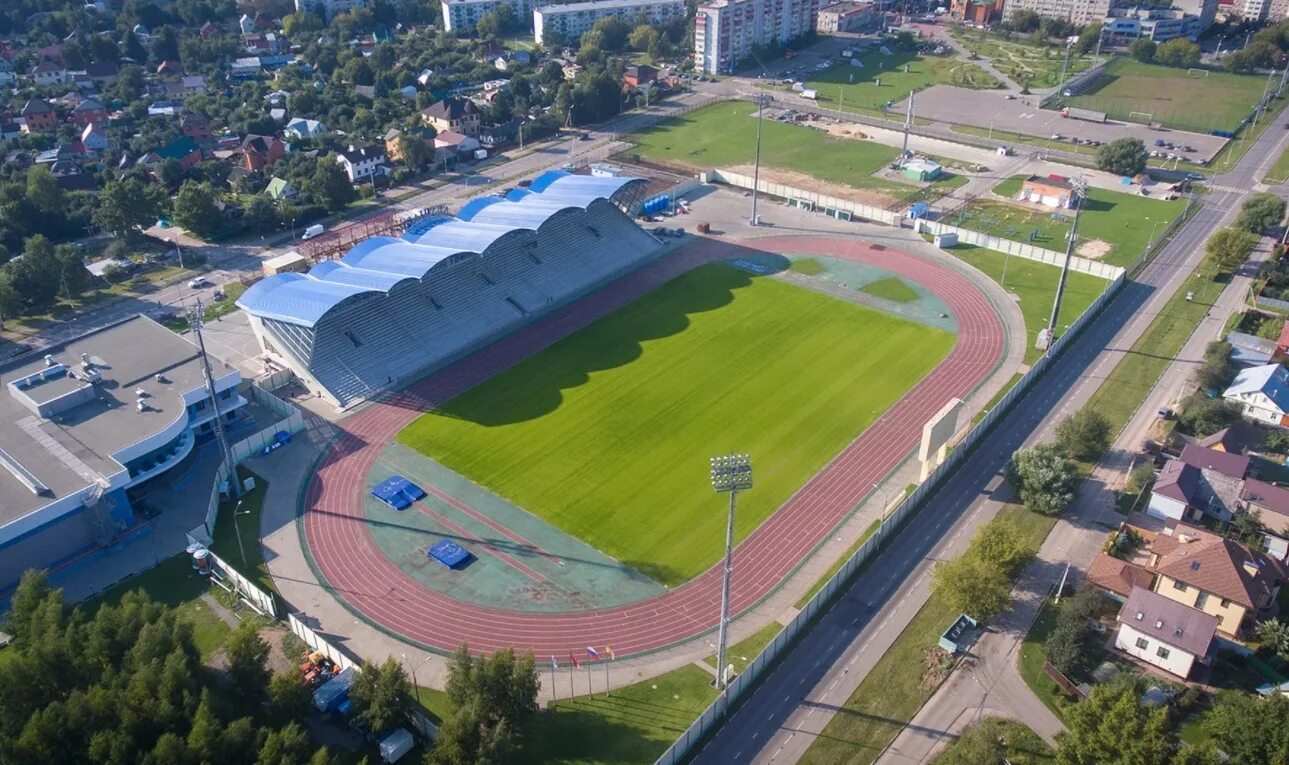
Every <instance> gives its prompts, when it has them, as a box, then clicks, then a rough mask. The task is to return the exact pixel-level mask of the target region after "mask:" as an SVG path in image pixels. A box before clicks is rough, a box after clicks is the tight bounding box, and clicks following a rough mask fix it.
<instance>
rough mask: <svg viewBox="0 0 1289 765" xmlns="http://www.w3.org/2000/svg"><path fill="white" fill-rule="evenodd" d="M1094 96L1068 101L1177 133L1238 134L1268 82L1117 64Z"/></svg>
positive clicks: (1250, 76)
mask: <svg viewBox="0 0 1289 765" xmlns="http://www.w3.org/2000/svg"><path fill="white" fill-rule="evenodd" d="M1106 75H1107V76H1106V78H1105V79H1104V80H1103V81H1102V83H1101V84H1100V85H1099V86H1097V87H1096V89H1095V90H1092V91H1089V92H1087V93H1084V94H1081V95H1078V96H1075V97H1073V98H1067V99H1065V103H1067V104H1068V105H1070V106H1077V107H1081V108H1084V109H1093V110H1096V111H1100V112H1105V113H1106V114H1108V115H1110V118H1111V119H1118V120H1130V121H1133V122H1145V121H1146V119H1147V117H1146V116H1145V115H1147V114H1149V115H1151V117H1150V119H1152V120H1153V121H1154V122H1159V123H1162V124H1164V125H1167V126H1168V127H1171V128H1177V129H1178V130H1191V131H1196V132H1200V133H1207V132H1208V131H1210V130H1235V129H1236V128H1237V127H1239V125H1240V120H1242V119H1244V118H1245V117H1246V116H1248V115H1249V114H1250V113H1251V112H1252V111H1253V107H1254V105H1256V104H1257V103H1258V99H1259V98H1261V97H1262V91H1263V88H1264V87H1265V86H1266V82H1267V80H1266V78H1265V77H1260V76H1258V75H1256V74H1232V73H1230V72H1218V71H1208V70H1200V69H1195V70H1187V69H1178V68H1175V67H1169V66H1158V65H1155V64H1143V63H1141V62H1140V61H1134V60H1132V59H1130V58H1116V59H1115V60H1114V61H1112V62H1110V64H1109V65H1108V66H1107V67H1106Z"/></svg>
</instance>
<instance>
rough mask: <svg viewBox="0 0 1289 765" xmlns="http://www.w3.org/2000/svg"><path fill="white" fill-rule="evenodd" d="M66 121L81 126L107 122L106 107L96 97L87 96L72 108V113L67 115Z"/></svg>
mask: <svg viewBox="0 0 1289 765" xmlns="http://www.w3.org/2000/svg"><path fill="white" fill-rule="evenodd" d="M67 121H68V122H73V123H75V124H76V125H78V126H79V127H81V128H85V127H88V126H90V125H102V124H104V123H106V122H107V107H105V106H104V105H103V102H102V101H100V100H98V99H97V98H87V99H85V100H84V101H81V102H80V103H79V104H77V105H76V108H74V109H72V113H71V114H69V115H68V116H67Z"/></svg>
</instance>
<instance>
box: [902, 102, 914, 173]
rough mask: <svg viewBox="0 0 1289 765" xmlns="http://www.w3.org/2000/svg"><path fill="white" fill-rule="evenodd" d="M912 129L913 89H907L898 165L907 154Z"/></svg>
mask: <svg viewBox="0 0 1289 765" xmlns="http://www.w3.org/2000/svg"><path fill="white" fill-rule="evenodd" d="M912 129H913V91H911V90H910V91H909V105H908V108H907V109H905V112H904V145H903V146H901V147H900V167H904V161H905V160H906V159H907V158H908V156H909V131H910V130H912Z"/></svg>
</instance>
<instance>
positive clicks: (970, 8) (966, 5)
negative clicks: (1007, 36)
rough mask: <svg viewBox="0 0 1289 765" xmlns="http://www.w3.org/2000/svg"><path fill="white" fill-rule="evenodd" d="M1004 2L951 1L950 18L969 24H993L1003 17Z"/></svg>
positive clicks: (980, 0)
mask: <svg viewBox="0 0 1289 765" xmlns="http://www.w3.org/2000/svg"><path fill="white" fill-rule="evenodd" d="M1002 11H1003V0H950V2H949V17H950V18H953V19H956V20H958V21H964V22H967V23H969V24H991V23H993V22H994V20H995V19H997V18H998V17H999V16H1001V15H1002Z"/></svg>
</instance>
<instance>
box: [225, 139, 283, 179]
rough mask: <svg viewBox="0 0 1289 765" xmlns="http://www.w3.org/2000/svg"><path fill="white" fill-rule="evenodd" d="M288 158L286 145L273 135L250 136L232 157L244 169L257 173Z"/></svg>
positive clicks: (234, 151) (235, 150)
mask: <svg viewBox="0 0 1289 765" xmlns="http://www.w3.org/2000/svg"><path fill="white" fill-rule="evenodd" d="M285 156H286V144H284V143H283V142H282V139H280V138H278V137H277V136H272V135H248V136H246V137H245V138H244V139H242V142H241V144H240V145H238V147H237V148H236V149H234V150H233V153H232V156H231V157H230V158H231V159H232V160H233V161H234V162H236V163H237V164H239V165H241V166H242V167H244V168H246V169H247V170H250V171H251V172H256V171H258V170H262V169H264V168H266V167H268V166H270V165H272V164H273V163H275V162H277V161H278V160H279V159H282V158H283V157H285Z"/></svg>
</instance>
